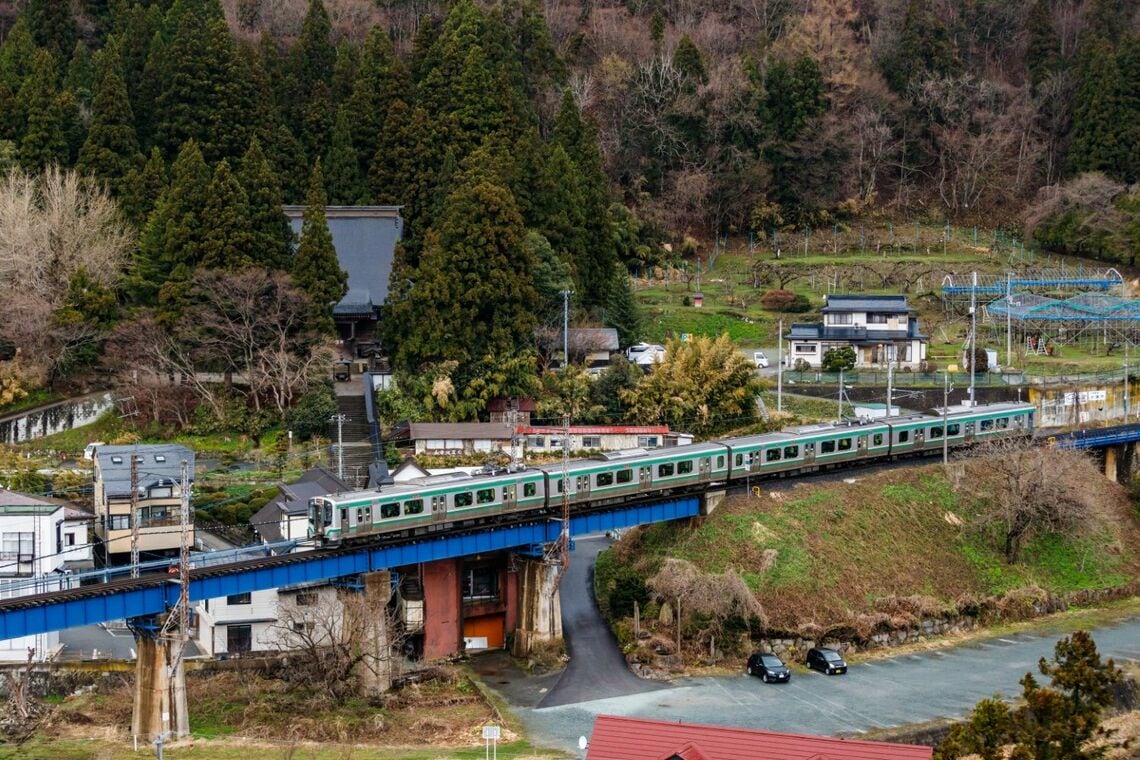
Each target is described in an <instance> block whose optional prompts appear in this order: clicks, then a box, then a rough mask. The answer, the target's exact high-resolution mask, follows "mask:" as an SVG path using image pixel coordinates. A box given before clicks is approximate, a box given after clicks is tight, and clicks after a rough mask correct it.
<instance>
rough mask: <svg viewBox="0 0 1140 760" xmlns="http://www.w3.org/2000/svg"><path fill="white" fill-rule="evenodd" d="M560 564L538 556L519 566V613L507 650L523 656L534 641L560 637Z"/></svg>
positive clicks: (537, 642) (535, 643)
mask: <svg viewBox="0 0 1140 760" xmlns="http://www.w3.org/2000/svg"><path fill="white" fill-rule="evenodd" d="M560 571H561V568H560V567H559V566H558V565H551V564H547V563H546V562H543V561H542V560H540V559H532V560H524V561H522V562H521V564H520V566H519V572H518V575H519V597H518V598H519V602H518V604H519V615H518V628H516V629H515V636H514V643H513V644H512V646H511V654H513V655H514V656H515V657H525V656H527V655H528V654H530V652H531V650H532V649H533V648H534V647H535V645H537V644H541V643H547V642H555V641H560V640H561V639H562V602H561V597H560V596H559V594H558V574H559V572H560Z"/></svg>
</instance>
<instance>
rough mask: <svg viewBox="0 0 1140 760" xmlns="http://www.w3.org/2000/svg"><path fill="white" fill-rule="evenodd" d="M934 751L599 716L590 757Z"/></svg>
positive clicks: (926, 756)
mask: <svg viewBox="0 0 1140 760" xmlns="http://www.w3.org/2000/svg"><path fill="white" fill-rule="evenodd" d="M681 753H684V754H681ZM933 754H934V750H933V749H931V748H930V747H920V746H917V745H913V744H892V743H888V742H868V741H860V740H856V739H835V738H832V737H829V736H809V735H806V734H788V733H779V732H776V731H756V730H753V729H746V728H731V727H724V726H705V725H700V724H696V723H672V722H668V721H662V720H648V719H645V718H623V717H619V716H616V715H599V716H598V718H597V720H596V721H595V723H594V735H593V737H592V738H591V739H590V745H589V749H588V751H587V753H586V760H667V759H668V758H672V757H676V756H681V757H684V758H692V759H693V760H695V759H696V758H703V760H812V758H827V759H828V760H930V758H931V757H932V756H933Z"/></svg>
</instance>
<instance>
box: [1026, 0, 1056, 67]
mask: <svg viewBox="0 0 1140 760" xmlns="http://www.w3.org/2000/svg"><path fill="white" fill-rule="evenodd" d="M1026 31H1027V32H1028V33H1029V45H1028V49H1027V50H1026V51H1025V66H1026V68H1027V69H1028V70H1029V82H1030V84H1032V85H1033V86H1034V87H1036V86H1038V85H1039V84H1041V82H1043V81H1044V80H1045V78H1046V77H1048V76H1049V75H1050V74H1052V73H1053V72H1055V71H1057V70H1058V69H1060V68H1061V65H1062V63H1063V59H1062V58H1061V38H1060V37H1058V36H1057V30H1056V28H1055V27H1054V26H1053V15H1052V13H1051V12H1050V10H1049V0H1036V2H1034V3H1033V5H1032V6H1031V7H1030V9H1029V18H1028V19H1027V20H1026Z"/></svg>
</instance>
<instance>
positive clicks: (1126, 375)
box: [1124, 338, 1129, 422]
mask: <svg viewBox="0 0 1140 760" xmlns="http://www.w3.org/2000/svg"><path fill="white" fill-rule="evenodd" d="M1128 390H1129V388H1128V339H1127V338H1125V339H1124V421H1125V422H1128Z"/></svg>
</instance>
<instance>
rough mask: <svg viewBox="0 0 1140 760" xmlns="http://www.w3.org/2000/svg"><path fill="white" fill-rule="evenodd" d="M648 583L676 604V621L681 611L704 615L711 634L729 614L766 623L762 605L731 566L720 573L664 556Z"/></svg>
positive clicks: (716, 630) (761, 623) (717, 630)
mask: <svg viewBox="0 0 1140 760" xmlns="http://www.w3.org/2000/svg"><path fill="white" fill-rule="evenodd" d="M648 585H649V587H650V588H651V589H653V590H654V591H655V592H656V593H658V594H660V595H661V596H663V597H665V598H666V599H667V600H669V601H673V602H676V603H678V604H679V607H680V610H679V611H678V621H677V623H678V625H680V622H681V621H680V614H681V613H683V612H687V613H689V614H698V615H704V616H707V617H708V619H709V620H710V622H711V624H712V625H711V627H710V628H709V629H708V630H709V632H710V633H712V634H713V635H716V634H719V633H720V632H721V631H722V630H723V627H724V624H725V622H726V621H727V620H728V619H729V618H732V617H740V618H743V619H744V620H748V621H751V620H758V621H759V622H760V625H761V626H764V625H766V621H767V616H766V615H765V613H764V608H763V607H761V606H760V602H759V601H757V599H756V597H755V596H754V595H753V594H752V590H751V589H749V588H748V584H746V583H745V582H744V579H743V578H741V577H740V575H739V574H738V573H737V572H736V571H735V570H732V569H729V570H727V571H725V572H724V574H722V575H716V574H712V573H703V572H701V571H700V570H699V569H698V568H697V567H696V566H695V565H693V564H692V563H691V562H687V561H685V560H683V559H667V560H665V564H664V565H662V566H661V569H660V570H659V571H658V572H657V574H656V575H654V576H653V577H652V578H650V579H649V584H648Z"/></svg>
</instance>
